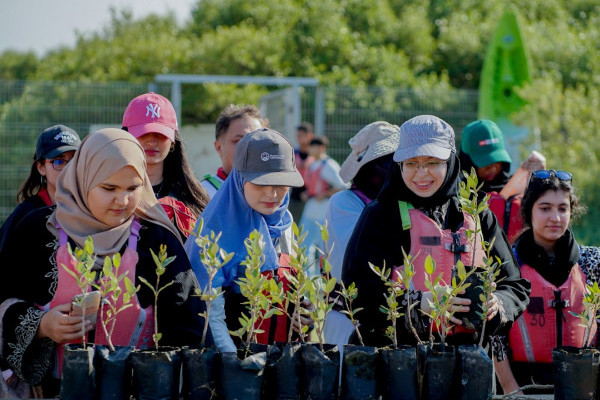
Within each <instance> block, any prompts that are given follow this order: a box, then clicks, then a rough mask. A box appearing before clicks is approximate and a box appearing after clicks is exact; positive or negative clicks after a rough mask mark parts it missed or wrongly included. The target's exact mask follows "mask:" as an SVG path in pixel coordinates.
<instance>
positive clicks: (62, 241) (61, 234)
mask: <svg viewBox="0 0 600 400" xmlns="http://www.w3.org/2000/svg"><path fill="white" fill-rule="evenodd" d="M140 227H141V224H140V220H139V218H138V217H134V218H133V221H131V235H129V241H128V242H127V247H129V248H131V250H133V251H136V250H137V240H138V237H139V236H140ZM56 229H58V244H59V245H61V246H62V245H66V244H67V242H68V241H69V237H68V236H67V232H65V231H64V230H63V229H62V227H61V226H60V224H59V223H58V222H57V223H56Z"/></svg>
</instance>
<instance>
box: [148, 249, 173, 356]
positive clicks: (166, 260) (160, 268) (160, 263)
mask: <svg viewBox="0 0 600 400" xmlns="http://www.w3.org/2000/svg"><path fill="white" fill-rule="evenodd" d="M150 254H152V259H153V260H154V264H155V265H156V285H155V286H152V284H151V283H150V282H148V281H147V280H146V279H144V278H143V277H141V276H140V277H139V279H140V281H142V283H143V284H144V285H146V286H148V287H149V288H150V290H152V293H154V334H153V335H152V340H153V341H154V347H155V348H156V350H158V342H159V341H160V339H161V338H162V333H159V332H158V295H159V294H160V293H161V292H162V291H163V290H165V289H166V288H168V287H169V286H171V285H172V284H173V283H174V282H173V281H171V282H168V283H166V284H165V285H164V286H162V287H160V277H161V276H162V275H163V274H164V273H165V271H166V270H167V266H168V265H169V264H171V263H172V262H173V261H174V260H175V257H176V256H173V257H167V245H164V244H161V245H160V250H159V252H158V255H156V254H155V253H154V252H153V251H152V249H150Z"/></svg>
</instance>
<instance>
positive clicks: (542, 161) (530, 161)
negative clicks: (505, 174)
mask: <svg viewBox="0 0 600 400" xmlns="http://www.w3.org/2000/svg"><path fill="white" fill-rule="evenodd" d="M521 167H522V168H524V169H526V170H527V171H530V172H532V171H537V170H539V169H546V157H544V156H543V155H542V154H540V153H538V152H537V151H535V150H533V151H532V152H531V153H530V154H529V157H527V159H526V160H525V161H523V162H522V163H521Z"/></svg>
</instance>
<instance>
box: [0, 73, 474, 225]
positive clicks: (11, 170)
mask: <svg viewBox="0 0 600 400" xmlns="http://www.w3.org/2000/svg"><path fill="white" fill-rule="evenodd" d="M153 89H154V90H155V91H156V92H158V93H161V94H162V95H164V96H166V97H170V94H171V93H170V85H161V84H159V85H156V84H154V86H153ZM148 90H149V85H148V84H146V83H141V84H136V83H124V82H111V83H82V82H41V81H26V82H24V81H6V80H4V81H3V80H0V149H2V151H1V152H0V223H2V222H4V220H5V219H6V217H7V216H8V215H9V214H10V212H11V211H12V210H13V208H14V207H15V205H16V194H17V191H18V189H19V187H20V185H21V184H22V182H23V181H24V180H25V178H26V177H27V175H28V174H29V171H30V169H31V165H32V162H33V154H34V151H35V143H36V140H37V137H38V135H39V134H40V133H41V132H42V130H44V129H45V128H47V127H49V126H52V125H55V124H64V125H67V126H69V127H71V128H73V129H75V130H76V131H77V132H78V133H79V134H80V136H81V137H82V138H83V137H84V136H85V135H87V134H88V133H89V132H91V131H92V130H94V129H95V128H97V127H101V126H117V125H119V124H120V123H121V120H122V116H123V111H124V110H125V107H126V106H127V104H128V103H129V101H130V100H131V99H132V98H134V97H135V96H137V95H139V94H141V93H144V92H147V91H148ZM315 90H316V89H315V88H312V87H306V88H303V90H302V91H301V99H300V104H301V110H300V115H301V119H302V120H303V121H309V122H314V119H315V92H314V91H315ZM321 90H323V97H324V108H325V110H324V113H323V114H324V124H323V126H324V131H323V132H317V134H324V135H326V136H327V137H328V138H329V141H330V146H329V149H328V152H329V154H330V155H331V156H332V157H334V158H335V159H336V160H338V161H339V162H342V161H343V160H344V159H345V157H346V156H347V154H348V151H349V149H350V148H349V146H348V140H349V139H350V138H351V137H352V136H353V135H354V134H356V132H358V131H359V130H360V129H361V128H362V127H363V126H365V125H367V124H369V123H371V122H373V121H377V120H385V121H389V122H391V123H394V124H398V125H400V124H401V123H402V122H404V121H405V120H407V119H409V118H411V117H413V116H415V115H419V114H434V115H437V116H439V117H441V118H442V119H444V120H446V121H447V122H448V123H450V124H451V125H452V126H453V127H454V129H455V131H456V133H457V135H459V133H460V132H461V131H462V128H463V127H464V126H465V125H466V124H467V123H469V122H470V121H472V120H474V119H476V116H477V92H476V91H469V90H457V89H450V88H448V89H421V90H418V89H410V90H409V89H399V88H388V87H384V88H383V87H364V88H350V87H335V86H330V87H322V88H321ZM266 117H267V118H269V115H267V116H266ZM272 118H273V119H275V118H280V116H275V115H274V116H272ZM211 122H212V121H211ZM294 133H295V132H287V134H288V136H289V135H293V134H294Z"/></svg>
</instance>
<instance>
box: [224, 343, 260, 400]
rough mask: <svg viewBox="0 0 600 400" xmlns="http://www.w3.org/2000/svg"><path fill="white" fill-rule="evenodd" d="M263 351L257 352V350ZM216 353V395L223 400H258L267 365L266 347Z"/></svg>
mask: <svg viewBox="0 0 600 400" xmlns="http://www.w3.org/2000/svg"><path fill="white" fill-rule="evenodd" d="M261 347H262V350H263V351H258V350H261ZM261 347H257V346H252V347H251V348H250V349H247V350H246V349H241V350H238V352H237V353H234V352H231V353H218V360H219V362H218V363H217V393H218V395H219V399H223V400H242V399H243V400H259V399H260V398H261V391H262V384H263V381H264V378H265V376H264V371H265V366H266V364H267V352H266V346H261Z"/></svg>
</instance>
